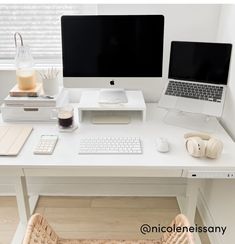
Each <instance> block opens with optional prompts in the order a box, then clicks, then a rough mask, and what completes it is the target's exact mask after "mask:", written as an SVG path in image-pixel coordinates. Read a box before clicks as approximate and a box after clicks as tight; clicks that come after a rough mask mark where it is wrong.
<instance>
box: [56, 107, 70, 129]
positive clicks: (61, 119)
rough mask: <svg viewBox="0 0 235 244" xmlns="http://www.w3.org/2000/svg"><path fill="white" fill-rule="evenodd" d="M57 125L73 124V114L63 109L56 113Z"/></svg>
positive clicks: (67, 125)
mask: <svg viewBox="0 0 235 244" xmlns="http://www.w3.org/2000/svg"><path fill="white" fill-rule="evenodd" d="M58 123H59V126H61V127H64V128H67V127H71V126H72V125H73V114H72V113H71V112H67V111H63V112H60V113H59V114H58Z"/></svg>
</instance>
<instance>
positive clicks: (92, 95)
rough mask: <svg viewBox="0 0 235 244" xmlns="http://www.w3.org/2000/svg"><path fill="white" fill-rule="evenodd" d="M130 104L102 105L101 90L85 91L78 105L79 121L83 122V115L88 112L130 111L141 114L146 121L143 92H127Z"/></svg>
mask: <svg viewBox="0 0 235 244" xmlns="http://www.w3.org/2000/svg"><path fill="white" fill-rule="evenodd" d="M126 95H127V98H128V103H122V104H100V103H98V100H99V90H97V91H84V92H83V93H82V95H81V99H80V103H79V105H78V116H79V121H80V122H82V119H83V115H84V113H85V112H87V111H95V112H99V111H100V112H104V111H112V112H115V111H116V112H118V111H127V112H128V111H130V112H133V111H135V112H140V113H141V115H142V120H143V121H145V119H146V104H145V101H144V97H143V94H142V92H141V91H126Z"/></svg>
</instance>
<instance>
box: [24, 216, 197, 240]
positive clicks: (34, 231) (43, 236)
mask: <svg viewBox="0 0 235 244" xmlns="http://www.w3.org/2000/svg"><path fill="white" fill-rule="evenodd" d="M170 226H175V227H177V226H181V227H182V226H187V227H188V226H189V222H188V220H187V218H186V217H185V216H184V215H182V214H179V215H177V216H176V217H175V219H174V220H173V221H172V223H171V225H170ZM23 244H194V241H193V237H192V234H191V233H189V232H171V233H169V232H166V233H164V234H163V236H162V237H161V238H160V240H91V239H90V240H85V239H79V240H72V239H62V238H60V237H59V236H58V235H57V234H56V233H55V231H54V230H53V229H52V228H51V226H50V225H49V224H48V222H47V220H46V219H45V218H44V217H43V216H42V215H40V214H34V215H33V216H32V217H31V219H30V220H29V223H28V227H27V230H26V233H25V237H24V241H23Z"/></svg>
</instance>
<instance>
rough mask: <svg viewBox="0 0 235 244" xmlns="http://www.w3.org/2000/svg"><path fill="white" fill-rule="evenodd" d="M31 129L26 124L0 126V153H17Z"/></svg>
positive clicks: (13, 154) (9, 154)
mask: <svg viewBox="0 0 235 244" xmlns="http://www.w3.org/2000/svg"><path fill="white" fill-rule="evenodd" d="M32 130H33V127H32V126H28V125H27V126H25V125H14V126H0V155H1V156H16V155H18V153H19V152H20V150H21V148H22V147H23V145H24V143H25V142H26V140H27V138H28V137H29V135H30V133H31V131H32Z"/></svg>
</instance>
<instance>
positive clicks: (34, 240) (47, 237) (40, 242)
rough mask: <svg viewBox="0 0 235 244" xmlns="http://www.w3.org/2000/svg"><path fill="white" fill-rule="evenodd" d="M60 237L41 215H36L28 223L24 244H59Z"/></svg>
mask: <svg viewBox="0 0 235 244" xmlns="http://www.w3.org/2000/svg"><path fill="white" fill-rule="evenodd" d="M58 240H59V237H58V236H57V234H56V233H55V232H54V230H53V229H52V228H51V226H50V225H49V224H48V222H47V220H46V219H45V218H44V217H43V216H42V215H40V214H34V215H33V216H32V217H31V218H30V220H29V223H28V226H27V230H26V233H25V237H24V240H23V244H45V243H50V244H57V242H58Z"/></svg>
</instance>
